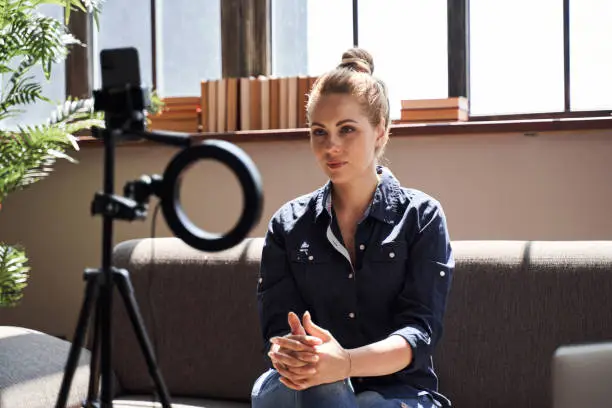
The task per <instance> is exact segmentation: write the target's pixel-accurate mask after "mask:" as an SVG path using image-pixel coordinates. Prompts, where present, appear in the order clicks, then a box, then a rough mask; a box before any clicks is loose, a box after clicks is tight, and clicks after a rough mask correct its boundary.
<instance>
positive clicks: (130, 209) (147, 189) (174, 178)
mask: <svg viewBox="0 0 612 408" xmlns="http://www.w3.org/2000/svg"><path fill="white" fill-rule="evenodd" d="M100 59H101V68H102V89H100V90H96V91H94V110H96V111H103V112H104V122H105V128H104V129H101V128H92V134H93V136H94V137H96V138H99V139H103V140H104V145H105V151H106V159H105V167H106V169H107V170H108V172H109V174H108V177H105V179H106V181H105V191H104V192H99V193H96V195H95V198H94V201H93V203H92V207H91V212H92V214H94V215H95V214H101V215H103V216H105V217H109V218H111V219H122V220H128V221H133V220H143V219H145V218H146V216H147V210H148V202H149V197H150V196H156V197H158V198H159V199H160V201H161V208H162V212H163V214H164V218H165V219H166V222H167V224H168V226H169V227H170V229H171V230H172V232H173V233H174V234H175V235H176V236H177V237H178V238H180V239H181V240H183V241H184V242H185V243H186V244H188V245H190V246H192V247H194V248H196V249H200V250H203V251H220V250H223V249H227V248H230V247H233V246H235V245H237V244H238V243H240V241H242V240H243V239H244V238H245V236H246V235H247V234H248V233H249V231H250V230H251V229H252V228H253V227H254V226H255V225H256V224H257V223H258V222H259V219H260V216H261V210H262V202H263V193H262V187H261V177H260V175H259V172H258V171H257V168H256V167H255V164H254V163H253V162H252V160H251V159H250V158H249V157H248V156H247V154H246V153H245V152H244V151H243V150H242V149H240V148H238V147H237V146H235V145H233V144H232V143H229V142H226V141H221V140H207V141H204V142H201V143H197V144H196V143H192V138H191V137H190V135H189V134H187V133H181V132H170V131H164V132H160V131H148V130H147V129H146V115H145V111H146V109H147V108H148V107H149V106H150V104H151V92H150V90H149V89H148V88H145V87H142V86H141V83H140V72H139V61H138V52H137V51H136V49H135V48H132V47H128V48H117V49H105V50H102V51H101V53H100ZM142 139H146V140H150V141H153V142H158V143H163V144H168V145H173V146H178V147H181V148H182V150H180V151H179V152H178V153H177V154H176V155H175V156H174V157H173V158H172V160H171V161H170V163H169V164H168V166H167V167H166V169H165V171H164V173H163V176H161V175H157V174H155V175H151V176H149V175H143V176H142V177H140V178H139V179H138V180H135V181H131V182H128V183H127V184H126V185H125V187H124V197H121V196H117V195H114V194H113V192H112V190H113V188H112V180H110V179H111V178H112V177H111V176H112V173H110V172H111V171H112V167H113V166H114V145H115V141H116V140H142ZM203 159H212V160H217V161H220V162H222V163H223V164H225V165H226V166H227V167H228V168H229V169H230V170H231V171H232V172H233V173H234V175H235V176H236V177H237V178H238V181H239V183H240V185H241V187H242V193H243V203H244V205H243V210H242V214H241V216H240V218H239V220H238V221H237V223H236V224H235V225H234V227H233V228H232V229H231V230H230V231H228V232H227V233H226V234H225V235H221V234H213V233H210V232H207V231H205V230H203V229H200V228H198V227H197V226H195V225H194V224H193V223H192V222H191V221H190V220H189V218H188V217H187V215H186V214H185V212H184V211H183V207H182V205H181V201H180V195H179V192H180V184H181V180H182V175H183V173H184V171H185V169H186V168H188V167H191V166H192V165H193V164H194V163H195V162H196V161H199V160H203Z"/></svg>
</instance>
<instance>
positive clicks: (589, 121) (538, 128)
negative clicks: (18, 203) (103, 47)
mask: <svg viewBox="0 0 612 408" xmlns="http://www.w3.org/2000/svg"><path fill="white" fill-rule="evenodd" d="M608 129H612V117H593V118H564V119H560V118H553V119H531V120H499V121H468V122H448V123H427V124H404V123H402V124H398V123H394V124H393V125H392V126H391V136H392V137H408V136H441V135H460V134H463V135H466V134H483V133H490V134H499V133H524V134H526V135H534V134H537V133H541V132H558V131H585V130H587V131H588V130H608ZM168 130H169V131H171V130H172V129H168ZM190 135H191V136H192V138H193V139H194V140H196V141H200V140H205V139H221V140H227V141H230V142H235V143H243V142H275V141H290V140H307V139H308V135H309V132H308V129H305V128H303V129H280V130H252V131H237V132H226V133H190ZM143 144H150V145H154V144H157V143H155V142H150V141H147V140H142V141H130V142H121V145H122V146H123V145H129V146H141V145H143ZM79 145H80V146H82V147H95V146H102V141H101V140H99V139H96V138H93V137H91V136H81V137H79Z"/></svg>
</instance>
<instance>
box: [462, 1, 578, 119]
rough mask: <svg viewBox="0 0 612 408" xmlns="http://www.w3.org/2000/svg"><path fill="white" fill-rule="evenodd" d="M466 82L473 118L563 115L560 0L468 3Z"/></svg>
mask: <svg viewBox="0 0 612 408" xmlns="http://www.w3.org/2000/svg"><path fill="white" fill-rule="evenodd" d="M580 1H582V0H580ZM470 82H471V88H470V105H471V114H472V115H482V114H486V115H494V114H518V113H535V112H553V111H557V112H558V111H563V110H564V74H563V2H562V1H559V0H538V1H532V0H515V1H512V2H498V1H490V0H472V1H470Z"/></svg>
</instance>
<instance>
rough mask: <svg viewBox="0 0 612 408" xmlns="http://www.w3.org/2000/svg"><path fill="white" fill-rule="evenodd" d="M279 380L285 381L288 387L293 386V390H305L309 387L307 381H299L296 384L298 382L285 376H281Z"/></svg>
mask: <svg viewBox="0 0 612 408" xmlns="http://www.w3.org/2000/svg"><path fill="white" fill-rule="evenodd" d="M279 381H280V382H281V383H283V384H284V385H285V387H287V388H291V389H292V390H296V391H303V390H305V389H306V388H308V386H307V385H306V384H307V383H297V384H296V383H294V382H293V381H291V380H288V379H287V378H285V377H281V378H279Z"/></svg>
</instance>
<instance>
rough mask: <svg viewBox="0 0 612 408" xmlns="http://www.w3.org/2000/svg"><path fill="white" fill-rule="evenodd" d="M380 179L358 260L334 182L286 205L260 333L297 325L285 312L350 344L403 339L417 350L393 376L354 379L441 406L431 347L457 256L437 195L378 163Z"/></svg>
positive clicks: (274, 223)
mask: <svg viewBox="0 0 612 408" xmlns="http://www.w3.org/2000/svg"><path fill="white" fill-rule="evenodd" d="M377 171H378V173H379V184H378V187H377V189H376V191H375V193H374V198H373V200H372V202H371V204H370V206H369V208H368V210H367V212H366V214H365V215H364V217H363V219H362V220H361V222H360V223H359V224H358V226H357V231H356V235H355V252H356V262H355V265H352V264H351V262H350V257H349V255H348V251H346V248H345V247H344V244H343V241H342V234H341V233H340V230H339V228H338V224H337V223H336V221H335V218H334V212H333V209H332V208H331V205H329V203H330V201H331V194H330V193H331V187H332V185H331V182H328V183H327V184H326V185H325V186H323V187H322V188H320V189H318V190H316V191H314V192H313V193H310V194H307V195H305V196H302V197H299V198H296V199H294V200H292V201H290V202H288V203H287V204H285V205H284V206H282V207H281V208H280V209H279V210H278V211H277V212H276V213H275V214H274V216H273V217H272V219H271V221H270V223H269V228H268V232H267V234H266V238H265V244H264V248H263V253H262V258H261V268H260V279H259V284H258V289H257V296H258V307H259V316H260V321H261V327H262V333H263V337H264V341H265V344H266V349H268V348H269V346H270V344H269V339H270V338H271V337H273V336H282V335H285V334H287V333H288V332H290V328H289V325H288V323H287V314H288V313H289V311H293V312H295V313H297V314H298V316H302V315H303V313H304V312H305V311H306V310H308V311H310V313H311V314H312V318H313V321H314V322H315V323H317V324H318V325H319V326H321V327H323V328H324V329H327V330H329V331H330V332H331V333H332V335H333V336H334V337H335V338H336V339H337V340H338V342H339V343H340V344H341V345H342V346H343V347H345V348H356V347H360V346H364V345H367V344H370V343H374V342H377V341H380V340H383V339H385V338H386V337H388V336H390V335H399V336H402V337H403V338H404V339H406V341H407V342H408V343H409V344H410V346H411V347H412V352H413V360H412V362H411V363H410V365H409V366H407V367H405V368H404V369H402V370H400V371H399V372H396V373H394V374H391V375H386V376H379V377H364V378H352V379H351V382H352V384H353V386H354V388H355V391H356V392H361V391H365V390H373V391H377V392H380V393H381V394H383V395H384V396H386V397H387V398H390V397H396V398H410V397H414V396H415V395H416V394H418V393H422V392H425V393H429V394H430V395H432V396H434V397H435V399H436V400H438V401H439V402H440V403H441V404H442V405H449V401H448V400H447V399H446V398H445V397H444V396H442V395H441V394H439V393H438V380H437V376H436V374H435V371H434V368H433V362H432V354H433V352H434V347H435V346H436V344H437V343H438V340H439V339H440V336H441V335H442V326H443V324H442V323H443V316H444V311H445V307H446V300H447V295H448V292H449V289H450V285H451V280H452V275H453V270H454V258H453V253H452V249H451V245H450V238H449V234H448V231H447V227H446V220H445V216H444V212H443V210H442V207H441V205H440V203H439V202H438V201H436V200H435V199H433V198H432V197H430V196H428V195H427V194H425V193H423V192H421V191H418V190H415V189H409V188H404V187H402V186H401V185H400V183H399V181H398V180H397V179H396V178H395V177H394V176H393V174H391V172H390V171H389V170H388V169H386V168H382V167H378V169H377Z"/></svg>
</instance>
